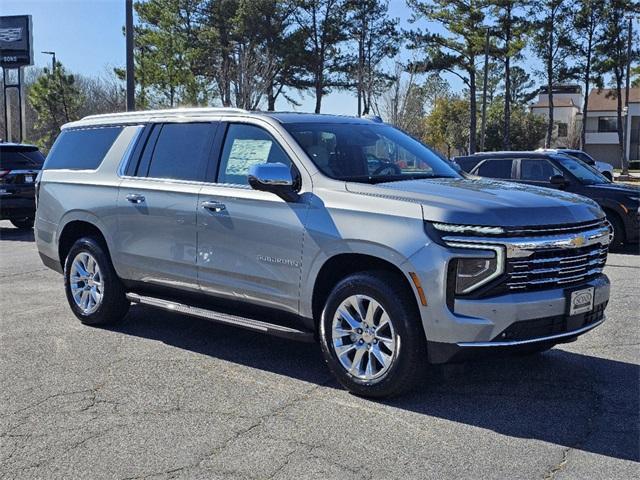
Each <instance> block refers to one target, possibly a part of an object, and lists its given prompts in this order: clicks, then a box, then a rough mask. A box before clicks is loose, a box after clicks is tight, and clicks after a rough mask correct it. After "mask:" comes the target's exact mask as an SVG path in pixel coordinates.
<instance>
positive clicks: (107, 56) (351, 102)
mask: <svg viewBox="0 0 640 480" xmlns="http://www.w3.org/2000/svg"><path fill="white" fill-rule="evenodd" d="M124 4H125V1H124V0H0V14H1V15H20V14H30V15H32V16H33V19H32V20H33V30H34V32H33V40H34V54H35V64H36V66H38V67H44V66H47V65H50V64H51V57H50V56H49V55H45V54H43V53H41V52H42V51H43V50H47V51H55V52H56V56H57V59H58V61H60V62H62V63H63V64H64V65H65V67H66V68H67V70H68V71H70V72H73V73H79V74H83V75H90V76H96V75H102V74H105V73H107V72H109V71H111V70H112V69H113V67H118V66H119V67H122V66H124V64H125V41H124V35H123V33H122V29H123V26H124ZM389 13H390V16H391V17H398V18H399V19H400V27H401V28H410V25H409V23H408V20H409V18H410V17H411V12H410V10H409V8H408V7H407V6H406V2H405V0H390V5H389ZM417 25H418V26H423V27H424V26H427V24H426V23H424V22H423V23H418V24H417ZM428 26H429V28H430V29H431V30H432V31H440V32H441V31H442V30H441V29H440V27H439V26H437V25H428ZM410 56H411V53H410V52H406V51H405V52H402V53H401V59H403V60H406V59H408V58H409V57H410ZM527 62H529V63H531V60H529V59H526V58H525V60H524V61H523V63H527ZM445 78H446V79H447V80H448V81H449V82H450V84H451V87H452V89H453V90H454V91H459V90H460V89H461V88H462V85H461V82H460V80H459V79H457V78H456V77H453V76H451V75H449V76H445ZM300 101H301V102H302V105H301V106H300V107H292V106H291V105H289V104H288V103H286V102H284V101H283V102H280V103H279V104H278V105H277V108H278V109H283V110H292V109H295V110H300V111H313V108H314V105H315V101H314V98H313V95H312V94H311V93H308V94H306V95H304V97H303V98H301V99H300ZM356 108H357V103H356V98H355V95H354V94H352V93H349V92H332V93H330V94H329V95H327V96H326V97H324V98H323V104H322V111H323V113H337V114H348V115H353V114H355V113H356Z"/></svg>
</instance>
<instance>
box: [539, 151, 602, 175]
mask: <svg viewBox="0 0 640 480" xmlns="http://www.w3.org/2000/svg"><path fill="white" fill-rule="evenodd" d="M536 151H537V152H546V153H562V154H565V155H570V156H572V157H576V158H577V159H578V160H582V161H583V162H584V163H586V164H587V165H591V166H592V167H593V168H595V169H596V170H598V171H599V172H600V173H601V174H602V175H604V176H605V177H607V178H608V179H609V180H611V181H613V165H611V164H610V163H607V162H599V161H597V160H596V159H594V158H593V157H592V156H591V155H589V154H588V153H587V152H584V151H582V150H575V149H572V148H539V149H538V150H536Z"/></svg>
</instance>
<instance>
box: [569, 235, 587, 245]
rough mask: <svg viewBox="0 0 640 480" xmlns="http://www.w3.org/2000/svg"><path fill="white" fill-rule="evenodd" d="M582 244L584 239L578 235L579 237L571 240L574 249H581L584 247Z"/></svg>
mask: <svg viewBox="0 0 640 480" xmlns="http://www.w3.org/2000/svg"><path fill="white" fill-rule="evenodd" d="M584 242H585V238H584V237H583V236H582V235H580V236H579V237H574V238H573V240H571V244H572V245H573V246H574V247H581V246H583V245H584Z"/></svg>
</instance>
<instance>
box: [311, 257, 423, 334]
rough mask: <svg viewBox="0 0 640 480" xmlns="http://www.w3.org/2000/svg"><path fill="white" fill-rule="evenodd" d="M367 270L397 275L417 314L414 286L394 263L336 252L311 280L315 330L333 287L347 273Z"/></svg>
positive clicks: (377, 258)
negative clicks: (412, 301)
mask: <svg viewBox="0 0 640 480" xmlns="http://www.w3.org/2000/svg"><path fill="white" fill-rule="evenodd" d="M367 271H368V272H371V271H385V272H388V273H391V274H393V275H395V276H397V278H398V279H399V280H400V281H401V282H402V286H403V288H406V289H408V291H410V292H411V295H412V298H413V300H414V306H415V308H416V313H418V314H419V304H418V297H417V294H416V290H415V286H414V285H413V284H412V282H411V279H410V277H409V275H408V274H407V273H405V272H404V271H402V269H400V268H399V267H398V266H397V265H396V264H394V263H392V262H391V261H389V260H387V259H384V258H381V257H379V256H374V255H370V254H364V253H352V252H348V253H338V254H335V255H333V256H331V257H329V258H327V259H326V260H325V261H324V262H323V263H322V265H321V267H320V268H319V270H318V273H317V275H315V280H314V282H313V290H312V294H311V303H310V305H309V309H310V314H311V317H312V318H313V321H314V325H315V326H316V331H317V325H318V321H319V319H320V314H321V313H322V308H323V307H324V304H325V302H326V300H327V298H328V297H329V294H330V293H331V290H332V289H333V287H334V286H335V285H336V284H337V283H338V282H339V281H340V280H342V279H343V278H345V277H346V276H348V275H351V274H354V273H358V272H367Z"/></svg>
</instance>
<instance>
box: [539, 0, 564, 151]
mask: <svg viewBox="0 0 640 480" xmlns="http://www.w3.org/2000/svg"><path fill="white" fill-rule="evenodd" d="M531 12H532V15H535V20H534V22H533V32H534V33H533V42H534V45H535V46H536V50H537V52H538V55H539V57H540V60H542V62H543V64H544V72H543V74H544V79H545V82H546V89H547V96H548V98H549V110H548V118H547V134H546V136H545V140H544V146H545V148H549V147H551V140H552V137H553V129H554V126H555V124H554V115H553V114H554V105H553V88H554V86H555V85H557V84H560V83H562V82H563V81H565V80H567V79H569V78H571V76H572V72H571V70H570V69H569V67H568V63H567V62H568V59H569V57H570V55H571V53H572V51H571V43H572V42H571V34H572V28H571V24H570V22H569V20H570V18H571V6H570V4H569V2H568V1H567V0H540V1H538V2H535V3H534V4H533V6H532V9H531Z"/></svg>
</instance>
